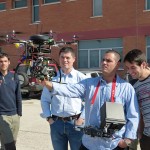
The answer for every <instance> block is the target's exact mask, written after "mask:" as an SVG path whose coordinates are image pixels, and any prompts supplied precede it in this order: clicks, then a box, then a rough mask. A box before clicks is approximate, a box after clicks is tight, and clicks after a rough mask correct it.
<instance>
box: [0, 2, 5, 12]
mask: <svg viewBox="0 0 150 150" xmlns="http://www.w3.org/2000/svg"><path fill="white" fill-rule="evenodd" d="M2 10H6V3H5V2H3V3H0V11H2Z"/></svg>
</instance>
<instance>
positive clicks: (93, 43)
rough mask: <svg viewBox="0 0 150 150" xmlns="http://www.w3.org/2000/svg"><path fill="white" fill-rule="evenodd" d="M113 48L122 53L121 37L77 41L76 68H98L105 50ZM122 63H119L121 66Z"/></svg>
mask: <svg viewBox="0 0 150 150" xmlns="http://www.w3.org/2000/svg"><path fill="white" fill-rule="evenodd" d="M110 49H114V50H116V51H118V52H119V54H120V55H121V57H122V56H123V54H122V50H123V47H122V39H120V38H117V39H101V40H89V41H79V52H78V68H79V69H99V68H101V66H100V64H101V61H102V58H103V55H104V54H105V52H106V51H107V50H110ZM122 66H123V63H122V65H121V68H122Z"/></svg>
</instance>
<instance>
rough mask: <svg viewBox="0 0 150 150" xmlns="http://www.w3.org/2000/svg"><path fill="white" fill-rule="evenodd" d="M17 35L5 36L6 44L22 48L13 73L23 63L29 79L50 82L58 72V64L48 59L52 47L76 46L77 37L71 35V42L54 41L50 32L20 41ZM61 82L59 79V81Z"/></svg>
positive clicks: (13, 33)
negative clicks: (27, 68)
mask: <svg viewBox="0 0 150 150" xmlns="http://www.w3.org/2000/svg"><path fill="white" fill-rule="evenodd" d="M16 33H17V34H20V32H15V31H14V30H13V31H12V34H9V35H6V37H5V41H6V43H8V44H14V45H15V47H16V48H23V49H24V51H23V54H22V55H21V58H20V60H19V62H18V64H17V66H16V68H15V72H16V73H18V72H20V70H19V67H20V65H22V64H23V63H24V62H26V63H28V65H29V71H28V72H30V73H29V76H30V78H37V79H40V80H44V79H45V78H46V79H48V80H52V78H53V77H55V76H56V75H57V72H58V71H59V72H60V67H59V65H58V63H57V62H56V61H55V60H54V59H53V58H51V57H50V54H51V50H52V47H62V46H66V45H67V46H68V45H71V44H76V43H77V42H78V41H77V39H78V37H77V36H76V35H73V37H72V40H71V41H65V40H63V39H61V40H60V41H56V40H55V39H54V34H56V33H53V32H52V30H50V31H49V33H48V32H47V33H44V34H35V35H32V36H30V37H29V39H28V40H22V39H19V38H17V36H16ZM60 82H61V79H60Z"/></svg>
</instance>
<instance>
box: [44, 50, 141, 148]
mask: <svg viewBox="0 0 150 150" xmlns="http://www.w3.org/2000/svg"><path fill="white" fill-rule="evenodd" d="M120 62H121V58H120V55H119V53H118V52H116V51H115V50H108V51H107V52H106V53H105V54H104V57H103V60H102V64H101V65H102V66H101V67H102V76H101V77H97V78H89V79H85V80H82V81H80V82H79V83H77V84H71V85H63V84H58V83H54V82H49V81H46V80H45V81H42V84H43V85H45V86H46V87H47V88H48V89H49V90H50V91H51V94H53V95H63V96H68V97H80V98H84V99H85V126H86V127H89V126H92V127H95V128H96V127H97V128H98V127H100V125H101V115H102V114H101V112H100V109H101V107H102V106H103V104H104V103H105V102H110V101H111V100H112V99H113V100H114V101H115V103H120V104H122V105H123V108H124V113H125V119H126V125H124V126H123V127H122V128H121V129H120V130H119V131H116V132H115V133H114V134H113V136H112V137H110V138H106V137H96V136H95V137H93V136H90V135H88V134H86V133H85V134H84V135H83V138H82V143H83V146H82V148H81V149H82V150H83V149H84V150H112V149H115V150H120V149H125V148H126V147H127V146H129V145H130V144H131V142H132V140H133V139H136V138H137V128H138V123H139V107H138V103H137V97H136V94H135V90H134V88H133V87H132V85H131V84H130V83H127V82H126V81H125V80H123V79H121V78H120V77H119V76H118V75H117V74H116V71H117V70H118V68H119V66H120ZM98 83H100V84H99V88H98V89H97V87H98ZM114 83H115V84H114ZM114 85H115V86H114ZM114 89H115V90H114ZM96 90H97V95H96V96H95V101H94V102H93V95H95V94H94V93H95V91H96ZM112 95H113V97H112ZM112 111H113V110H112Z"/></svg>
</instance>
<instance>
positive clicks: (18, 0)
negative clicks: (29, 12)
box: [13, 0, 28, 9]
mask: <svg viewBox="0 0 150 150" xmlns="http://www.w3.org/2000/svg"><path fill="white" fill-rule="evenodd" d="M24 1H26V2H25V3H26V5H24V6H20V7H16V3H17V2H24ZM27 6H28V1H27V0H13V9H22V8H27Z"/></svg>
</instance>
